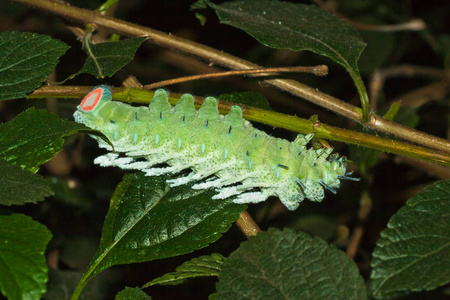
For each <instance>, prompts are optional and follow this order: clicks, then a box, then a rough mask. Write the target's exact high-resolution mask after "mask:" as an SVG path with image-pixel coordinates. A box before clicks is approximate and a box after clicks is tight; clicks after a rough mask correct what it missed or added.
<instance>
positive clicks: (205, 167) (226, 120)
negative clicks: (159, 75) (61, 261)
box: [74, 86, 358, 210]
mask: <svg viewBox="0 0 450 300" xmlns="http://www.w3.org/2000/svg"><path fill="white" fill-rule="evenodd" d="M111 99H112V96H111V90H110V89H109V88H108V87H107V86H98V87H96V88H94V89H93V90H92V91H91V92H90V93H89V94H88V95H86V97H85V98H84V99H83V100H82V102H81V104H80V105H79V106H78V107H77V109H78V110H77V111H76V112H75V113H74V118H75V120H76V121H77V122H79V123H83V124H85V125H86V126H88V127H90V128H92V129H96V130H98V131H101V132H102V133H103V134H105V135H106V136H107V137H108V139H109V140H110V141H111V143H112V144H113V145H114V150H115V152H110V153H108V154H105V155H102V156H100V157H98V158H96V159H95V160H94V163H96V164H99V165H101V166H105V167H106V166H117V167H120V168H122V169H135V170H141V171H142V172H144V173H145V174H146V175H148V176H154V175H163V174H177V173H180V172H181V171H182V170H185V169H191V170H192V172H191V173H190V174H188V175H186V176H178V177H175V178H174V179H171V180H169V181H168V183H169V184H170V185H171V186H179V185H183V184H187V183H190V182H196V183H195V184H194V185H193V186H192V188H193V189H210V188H213V189H215V190H216V191H217V192H218V194H216V195H215V196H214V197H213V198H215V199H225V198H228V197H232V196H236V198H235V199H234V202H235V203H257V202H261V201H264V200H266V199H267V198H268V197H269V196H277V197H279V198H280V200H281V202H282V203H283V204H284V205H285V206H286V207H287V208H288V209H290V210H294V209H296V208H297V207H298V205H299V204H300V202H301V201H303V199H304V198H308V199H310V200H312V201H321V200H322V199H323V198H324V188H325V189H327V190H329V191H331V192H332V193H336V191H335V189H336V188H338V187H339V185H340V180H342V179H346V180H358V179H356V178H353V177H349V175H350V174H348V173H347V174H346V172H345V170H346V160H345V158H344V157H339V156H338V155H337V154H331V152H332V151H333V149H332V148H329V149H325V148H320V149H313V148H307V147H306V145H307V144H308V142H309V141H310V140H311V139H312V138H313V136H314V134H313V133H310V134H307V135H301V134H299V135H298V136H297V138H296V139H295V140H294V141H293V142H289V141H287V140H285V139H280V138H275V137H272V136H270V135H268V134H266V133H265V132H263V131H260V130H258V129H255V128H254V127H253V126H252V124H251V123H250V122H248V121H246V120H244V119H243V118H242V109H241V108H240V107H239V106H232V107H231V109H230V112H229V113H228V114H227V115H221V114H220V113H219V111H218V108H217V100H216V99H215V98H213V97H207V98H206V99H205V102H204V103H203V104H202V106H201V107H200V108H199V109H198V110H197V109H196V108H195V106H194V98H193V96H192V95H190V94H184V95H183V96H182V97H181V98H180V100H179V101H178V102H177V104H176V105H175V106H172V105H171V104H170V103H169V101H168V95H167V92H166V91H164V90H161V89H160V90H157V91H156V92H155V95H154V97H153V99H152V100H151V102H150V105H149V107H144V106H139V107H134V106H130V105H128V104H124V103H121V102H116V101H111ZM92 137H93V138H95V139H97V141H98V143H99V146H100V147H102V148H106V149H107V150H109V151H113V148H112V147H111V146H110V145H109V144H108V143H106V142H105V141H103V140H102V139H101V138H99V137H97V136H92ZM142 158H145V160H143V159H142ZM163 163H165V164H167V165H168V166H167V167H154V166H155V165H160V164H163Z"/></svg>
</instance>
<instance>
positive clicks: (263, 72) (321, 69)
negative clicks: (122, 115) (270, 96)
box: [144, 65, 328, 90]
mask: <svg viewBox="0 0 450 300" xmlns="http://www.w3.org/2000/svg"><path fill="white" fill-rule="evenodd" d="M284 72H299V73H300V72H301V73H311V74H314V75H316V76H326V75H328V67H327V66H325V65H319V66H314V67H303V66H299V67H278V68H262V69H250V70H236V71H226V72H218V73H209V74H201V75H192V76H186V77H180V78H175V79H169V80H164V81H159V82H155V83H152V84H148V85H146V86H144V89H146V90H152V89H156V88H160V87H163V86H168V85H172V84H177V83H182V82H187V81H194V80H200V79H210V78H217V77H226V76H236V75H239V76H242V75H256V74H258V75H259V76H274V75H278V73H284Z"/></svg>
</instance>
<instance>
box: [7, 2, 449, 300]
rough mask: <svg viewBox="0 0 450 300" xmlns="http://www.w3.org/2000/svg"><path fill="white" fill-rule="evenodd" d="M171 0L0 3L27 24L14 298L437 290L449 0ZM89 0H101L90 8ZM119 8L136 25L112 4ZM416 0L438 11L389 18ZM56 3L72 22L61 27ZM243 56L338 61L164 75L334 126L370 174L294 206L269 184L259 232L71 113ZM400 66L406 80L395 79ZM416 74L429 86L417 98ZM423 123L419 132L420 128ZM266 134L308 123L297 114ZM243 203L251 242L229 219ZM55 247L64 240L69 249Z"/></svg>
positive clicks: (267, 110) (444, 261) (22, 38)
mask: <svg viewBox="0 0 450 300" xmlns="http://www.w3.org/2000/svg"><path fill="white" fill-rule="evenodd" d="M156 2H158V1H156ZM167 2H170V1H166V2H163V1H161V2H160V3H158V4H155V1H141V2H136V1H134V2H129V3H127V2H126V1H116V0H112V1H111V0H110V1H106V2H104V3H103V2H102V1H100V0H98V1H89V2H87V1H81V0H78V1H71V5H65V4H61V3H59V2H54V1H49V0H11V1H10V2H8V3H5V2H2V3H0V18H2V22H0V24H10V25H9V26H10V27H9V28H12V29H13V30H14V31H4V32H0V100H3V101H0V111H1V114H0V118H1V121H2V122H3V123H2V124H0V205H1V210H0V291H1V293H2V294H3V295H4V296H6V297H8V298H9V299H40V298H42V297H43V298H45V299H60V298H61V297H69V296H70V295H71V296H72V299H78V298H80V297H84V298H86V299H94V298H102V299H111V298H113V297H114V296H115V297H116V299H151V297H150V296H152V297H153V298H154V299H158V298H160V299H167V298H177V299H193V298H195V299H201V298H204V299H206V298H208V296H209V297H210V298H211V299H237V298H239V299H250V298H251V299H267V298H268V297H269V298H270V299H296V298H301V299H366V298H367V297H372V298H377V299H385V298H392V297H396V296H403V297H406V298H408V297H409V296H408V295H409V294H411V293H412V292H414V293H419V295H418V297H419V298H420V297H421V298H430V297H434V298H436V299H440V298H442V299H444V298H445V293H448V291H446V290H445V287H444V286H445V285H448V284H449V283H450V273H449V271H448V270H450V260H449V257H450V246H449V242H448V241H449V240H450V232H449V228H450V224H449V223H450V219H449V218H448V215H449V213H450V212H449V209H450V202H449V199H450V181H449V180H448V179H449V177H450V176H449V175H448V174H449V169H448V165H449V162H450V154H449V151H448V148H447V151H446V149H445V145H448V144H446V142H447V143H448V141H445V139H442V138H438V137H444V136H446V134H447V133H446V132H445V130H447V128H446V127H445V126H443V124H445V122H448V115H447V114H443V113H442V112H443V111H444V110H445V109H446V106H445V103H444V101H445V100H447V101H448V95H447V93H448V88H447V87H448V73H447V72H446V71H445V68H448V65H449V53H450V48H449V46H450V43H449V36H448V35H446V34H443V33H442V32H441V29H442V28H443V26H444V24H445V20H444V19H443V17H442V13H441V12H442V11H443V10H444V9H445V8H447V9H450V4H448V3H444V4H442V6H443V7H441V6H433V4H431V3H420V4H417V3H415V4H412V3H411V4H410V5H412V6H417V7H414V8H415V10H414V11H409V10H408V8H407V5H402V4H399V3H397V2H395V1H391V2H387V1H352V0H336V1H328V2H327V3H331V2H333V4H334V5H335V9H337V11H335V13H332V12H330V11H329V10H331V8H330V7H319V6H318V5H316V4H311V3H308V2H307V1H302V2H304V3H301V4H299V3H292V1H291V2H282V1H276V0H264V1H259V0H258V1H257V0H248V1H225V2H223V3H221V4H217V2H218V1H215V2H214V3H213V2H211V1H205V0H204V1H198V2H196V3H194V5H192V6H191V7H189V5H191V4H192V3H188V1H179V2H176V3H177V4H178V5H176V7H175V6H174V5H172V6H171V5H169V4H164V3H167ZM321 2H323V1H320V2H319V1H317V3H319V4H320V3H321ZM24 4H26V5H24ZM321 4H322V5H323V3H321ZM27 5H30V6H27ZM165 5H167V6H165ZM331 5H332V4H331ZM87 6H89V7H87ZM95 6H97V7H100V8H99V9H98V10H97V11H96V14H93V13H92V12H93V10H94V9H95ZM77 7H84V8H86V10H81V9H78V8H77ZM160 7H161V8H160ZM189 8H190V9H191V10H194V11H191V12H190V11H189ZM158 9H162V10H161V11H159V10H158ZM38 10H43V11H44V12H45V14H37V13H36V12H37V11H38ZM149 12H150V17H149ZM114 13H115V14H117V15H120V18H121V19H122V20H130V21H132V22H135V23H139V24H140V25H135V24H132V23H127V22H125V21H122V20H119V19H118V18H114V17H111V16H109V17H107V16H104V14H114ZM214 13H215V14H217V17H216V16H215V15H214ZM411 15H415V16H417V17H418V18H419V17H420V18H423V19H424V21H425V22H426V23H427V26H428V27H427V28H426V29H425V30H418V29H413V30H414V31H402V30H399V31H396V30H395V26H394V25H395V24H397V23H402V22H406V21H408V20H409V18H410V16H411ZM343 16H345V17H343ZM59 18H64V19H66V20H68V21H69V22H67V24H69V23H70V24H71V25H70V26H69V25H67V26H62V25H61V23H60V21H59V20H60V19H59ZM196 18H199V19H201V20H203V21H206V23H205V24H204V25H201V24H199V22H198V20H197V19H196ZM24 20H27V22H25V21H24ZM3 21H4V22H3ZM72 21H76V22H72ZM219 21H220V22H221V23H222V24H219ZM75 23H79V24H83V26H81V27H74V24H75ZM27 24H34V25H33V26H32V27H31V28H30V26H29V25H27ZM180 24H183V25H180ZM386 24H390V25H392V26H385V25H386ZM141 25H142V26H141ZM227 25H231V26H227ZM144 26H145V27H144ZM180 26H181V27H180ZM232 27H235V28H238V29H240V30H242V31H240V30H236V29H235V28H232ZM3 28H4V27H3ZM60 28H65V29H64V30H63V31H62V30H61V29H60ZM150 28H155V29H158V30H162V31H164V32H171V33H172V34H170V35H169V34H164V33H162V32H159V31H154V30H152V29H150ZM392 28H394V30H393V29H392ZM367 29H369V30H367ZM410 29H411V28H410ZM30 31H33V32H30ZM112 33H113V34H114V35H112V36H110V35H109V34H112ZM74 34H75V35H77V37H78V38H79V40H78V42H77V39H76V38H74ZM117 34H122V35H124V36H125V37H128V38H125V37H120V38H119V37H118V36H117ZM177 35H184V36H185V37H187V38H188V39H190V40H192V41H193V40H195V41H198V42H199V43H198V44H197V43H194V42H191V41H188V40H184V39H179V38H178V37H177ZM152 43H153V46H149V45H151V44H152ZM202 44H205V45H208V46H211V47H213V48H216V49H219V50H220V51H217V50H215V49H213V48H208V47H204V46H203V45H202ZM366 44H367V46H366ZM68 45H71V47H69V46H68ZM266 46H267V47H266ZM173 50H176V51H173ZM303 50H308V51H303ZM363 50H364V51H363ZM177 51H179V52H186V53H190V54H193V55H196V56H198V57H200V58H203V59H204V60H207V61H210V62H211V64H210V65H209V66H208V65H207V64H203V63H201V62H199V61H198V60H196V59H195V58H192V57H187V56H181V55H179V54H177ZM227 52H231V53H233V54H234V55H237V56H239V58H238V57H235V56H231V55H229V54H227ZM424 53H425V54H426V55H424ZM324 56H325V57H326V58H325V57H324ZM360 56H361V59H359V58H360ZM424 57H427V58H426V59H424ZM430 57H432V59H430ZM246 60H250V61H252V62H255V63H256V62H257V63H260V64H262V65H264V66H265V67H268V66H270V67H273V66H275V67H278V66H286V65H288V66H292V65H314V64H324V63H325V64H329V69H330V74H329V75H328V77H326V78H318V77H313V75H305V74H288V75H286V74H275V73H270V76H269V77H267V76H266V75H264V76H266V77H264V76H263V77H257V78H256V79H251V80H250V79H244V78H236V77H235V78H231V77H230V78H227V79H223V78H222V79H220V80H221V83H220V84H211V81H210V80H209V79H208V80H202V81H191V82H187V83H182V84H179V85H177V86H171V87H167V88H168V89H171V90H172V91H177V92H187V91H188V92H190V93H193V94H197V95H199V96H200V95H210V94H215V95H221V94H222V95H221V96H219V98H220V99H223V100H227V101H231V102H236V103H243V104H245V105H248V106H243V108H244V109H243V111H244V116H245V117H246V118H247V119H249V120H253V121H255V120H256V121H260V122H262V123H264V124H267V125H271V126H278V127H282V128H284V129H290V130H293V131H298V132H302V133H308V132H310V131H312V130H315V131H316V134H317V135H316V136H318V137H319V138H320V139H317V140H315V141H314V142H315V143H316V144H321V145H327V144H328V142H326V141H324V140H323V139H322V138H326V139H330V140H334V141H340V142H345V143H349V144H354V145H357V146H359V147H352V148H351V149H349V148H348V147H346V144H345V143H339V142H334V141H333V142H329V144H331V146H333V147H336V148H338V149H337V151H339V153H340V154H348V156H349V160H350V162H351V165H350V169H353V170H354V174H353V175H352V176H355V177H358V176H359V177H361V179H362V180H361V182H359V183H358V182H345V183H344V184H342V186H341V188H340V189H339V192H338V194H337V195H335V196H334V195H331V194H327V196H326V199H325V201H324V202H323V203H311V202H309V203H307V202H306V201H305V202H304V203H302V205H301V206H300V208H299V209H298V210H297V211H295V212H288V211H286V210H285V208H284V207H282V206H281V205H280V204H279V202H278V200H276V199H274V200H270V201H267V202H265V203H262V204H259V205H251V206H249V207H248V209H249V212H250V214H251V215H253V216H255V219H256V221H257V223H258V224H259V225H260V226H261V227H262V228H263V229H264V231H262V232H260V233H258V234H257V235H256V236H255V237H251V235H253V234H254V233H255V232H257V231H258V227H257V226H256V225H255V224H254V223H252V222H250V221H248V218H246V217H245V213H244V210H245V209H246V207H245V206H242V205H237V204H234V203H233V202H232V199H226V200H220V201H218V200H213V199H211V198H212V196H213V195H214V191H197V190H193V189H191V188H190V187H189V186H183V187H177V188H170V187H169V186H168V185H167V184H166V179H167V178H166V177H146V176H144V175H143V173H132V172H124V171H123V170H118V169H114V168H99V167H97V166H95V165H93V163H92V161H93V159H94V158H95V157H96V156H98V155H100V154H102V153H104V151H103V150H102V149H100V150H99V149H97V146H96V144H95V143H93V142H92V140H91V139H89V138H86V139H84V138H83V137H84V133H88V134H89V135H93V136H96V137H97V138H103V139H106V138H105V136H103V135H101V134H100V133H98V132H95V131H93V130H91V129H89V128H87V127H85V126H83V125H80V124H78V123H75V122H73V121H72V117H71V115H72V114H73V112H74V111H75V109H76V106H77V105H78V104H79V101H80V99H79V97H80V96H81V95H82V94H83V93H84V92H85V91H88V90H90V88H91V86H94V85H98V84H108V85H111V86H120V85H124V86H133V87H136V88H140V87H141V85H140V83H139V82H145V83H151V82H152V81H158V80H162V79H167V78H170V79H171V78H176V77H181V76H185V75H186V73H207V72H212V71H217V69H215V67H214V66H213V65H224V66H227V67H230V68H238V69H239V68H247V69H248V68H257V67H255V66H257V65H254V64H252V63H250V62H247V61H246ZM334 63H336V64H338V65H339V66H337V65H336V64H334ZM80 66H81V67H80ZM125 66H126V68H125ZM143 66H145V68H144V67H143ZM342 67H344V68H342ZM127 72H128V73H130V74H133V75H134V76H137V77H138V78H139V81H138V80H137V79H136V78H135V77H133V76H128V73H127ZM411 74H412V75H414V76H415V77H413V78H407V77H408V76H411ZM258 76H261V75H258ZM399 76H400V77H404V78H401V79H397V78H394V77H399ZM94 77H95V78H94ZM284 77H289V78H293V79H295V80H298V81H301V82H302V83H299V82H297V81H294V80H286V79H283V78H284ZM363 78H364V80H366V81H367V83H369V81H370V84H366V85H364V83H363ZM46 80H47V85H45V84H44V82H45V81H46ZM211 80H214V79H211ZM55 81H59V82H64V84H55ZM261 82H265V83H267V84H270V85H275V86H277V87H278V88H281V89H283V90H286V91H288V92H290V93H291V94H293V95H296V96H301V97H303V98H305V99H307V100H309V101H313V102H315V103H316V104H318V105H319V106H322V107H325V108H328V109H329V110H331V112H334V113H330V112H327V111H324V110H323V109H322V108H317V107H316V106H314V105H310V104H308V103H304V102H303V101H301V99H299V98H295V97H289V96H287V95H286V94H283V93H281V92H280V91H277V90H275V89H271V88H270V87H268V86H267V85H261V84H260V83H261ZM305 84H307V85H305ZM384 85H386V88H383V87H384ZM365 86H367V87H370V89H369V94H370V95H371V99H370V103H369V102H368V96H367V94H368V93H367V92H366V88H365ZM355 87H356V89H355ZM377 87H378V88H377ZM418 87H420V88H421V89H424V90H425V91H427V93H425V94H426V95H428V97H429V98H425V99H424V98H423V97H422V98H420V96H421V95H422V96H423V95H424V92H423V91H422V90H420V89H419V90H416V88H418ZM236 90H239V91H243V92H239V93H237V92H234V91H236ZM248 90H251V91H252V92H249V91H248ZM319 90H324V91H326V93H328V94H330V95H333V97H336V98H341V99H352V98H353V97H355V96H359V98H360V99H361V101H360V103H361V108H358V107H356V106H353V103H357V102H358V101H352V100H346V101H345V102H344V101H341V100H338V99H336V98H332V97H330V96H328V95H327V94H324V93H322V92H320V91H319ZM82 91H83V92H82ZM255 91H257V92H258V93H256V92H255ZM356 91H357V92H356ZM113 93H114V95H113V96H117V97H119V95H120V96H122V97H123V98H122V100H126V101H128V102H145V100H146V99H147V100H148V96H146V93H148V92H145V91H143V90H142V89H138V90H134V92H133V90H127V89H121V90H119V89H117V90H116V89H113ZM225 93H226V94H225ZM124 95H125V96H124ZM263 95H264V96H265V97H264V96H263ZM430 95H431V96H430ZM23 97H28V98H29V99H30V100H28V101H26V102H25V101H21V100H20V98H23ZM171 97H174V98H176V96H175V95H174V94H171ZM55 98H56V100H55ZM62 98H76V101H71V100H63V99H62ZM125 98H126V99H125ZM397 98H399V99H402V102H401V103H400V104H399V102H394V101H393V100H396V99H397ZM41 99H45V100H41ZM265 99H268V100H269V102H270V103H268V102H267V101H266V100H265ZM417 99H422V100H421V101H418V100H417ZM5 100H8V101H5ZM172 100H173V99H172ZM322 100H323V101H322ZM325 100H326V101H325ZM430 100H436V101H430ZM174 101H176V99H175V100H174ZM327 101H328V102H327ZM199 103H200V101H199ZM196 104H198V103H196ZM255 107H259V108H255ZM369 108H371V109H372V110H373V113H371V112H370V111H369ZM220 109H221V111H222V112H226V111H227V109H229V105H228V104H227V103H226V102H222V101H221V103H220ZM447 109H448V108H447ZM386 111H387V113H386V114H385V112H386ZM375 112H377V113H378V115H377V114H375ZM292 115H298V116H299V117H303V118H305V119H300V118H298V117H296V116H295V117H294V116H292ZM311 115H313V116H312V117H311ZM379 115H384V116H385V119H383V118H381V117H379ZM342 117H346V118H348V119H349V120H353V121H356V122H359V123H360V124H355V123H346V122H344V120H343V118H342ZM376 118H378V119H376ZM374 119H376V120H377V122H375V123H376V124H375V123H371V120H374ZM319 120H320V121H319ZM366 120H368V122H365V121H366ZM386 120H389V121H390V120H392V121H393V122H391V123H385V121H386ZM322 122H323V123H322ZM325 123H327V124H325ZM328 124H338V125H339V126H341V127H347V128H348V129H349V130H347V131H343V130H340V129H339V128H336V127H332V126H330V125H328ZM379 124H382V125H381V126H380V125H379ZM398 124H403V125H405V127H401V126H399V125H398ZM361 125H362V126H361ZM261 126H264V125H261ZM377 126H378V127H377ZM406 126H407V127H406ZM414 126H417V127H418V129H419V130H420V131H412V129H411V128H409V127H414ZM267 127H268V126H267ZM266 130H268V131H270V130H272V128H269V127H268V128H266ZM424 132H428V133H430V134H433V135H435V136H432V135H426V134H425V133H424ZM385 133H395V134H397V135H398V137H401V138H403V141H400V140H399V138H397V137H396V138H394V137H392V136H387V135H386V134H385ZM272 134H273V135H277V136H280V137H283V138H288V139H290V140H292V139H293V138H295V136H294V135H292V133H291V132H287V131H281V130H276V131H273V130H272ZM64 139H65V140H64ZM402 143H403V144H402ZM413 143H415V144H420V145H422V146H426V147H427V148H425V147H418V146H417V145H415V144H413ZM367 147H370V148H372V149H369V148H367ZM373 149H376V150H377V152H375V151H374V150H373ZM386 152H391V153H397V154H403V155H407V156H410V157H415V158H419V159H424V160H428V161H431V162H433V163H435V165H434V166H433V167H430V165H419V164H418V163H417V162H416V161H412V160H411V159H410V158H406V157H402V156H389V155H386ZM439 179H442V180H439ZM433 182H435V183H434V184H432V183H433ZM425 186H427V187H425ZM408 199H409V200H408ZM405 203H406V204H405ZM108 207H109V209H108ZM238 219H239V220H238ZM237 220H238V221H237ZM246 220H247V221H246ZM236 221H237V223H236V224H237V225H238V226H239V228H241V229H242V230H243V232H244V233H245V235H246V236H247V237H249V239H248V240H247V241H243V239H244V238H243V237H242V234H241V233H239V232H238V231H237V230H235V229H234V228H233V227H231V225H232V224H233V223H234V222H236ZM386 224H387V225H386ZM284 227H286V228H289V229H284V230H280V229H281V228H284ZM47 228H48V229H47ZM50 231H51V232H52V233H53V235H54V236H55V238H54V240H52V241H50V239H51V237H52V235H51V233H50ZM74 241H77V242H74ZM49 242H50V243H49ZM69 248H70V249H69ZM93 248H97V250H96V251H93V250H92V249H93ZM68 249H69V250H68ZM90 249H91V250H90ZM46 251H47V256H46ZM91 252H93V253H91ZM55 253H61V255H60V256H57V259H56V261H55V259H54V257H55V255H54V254H55ZM46 257H48V261H47V263H46ZM51 257H53V259H51ZM369 265H370V266H371V268H370V267H369ZM62 266H64V267H63V268H61V267H62ZM113 266H114V268H112V267H113ZM49 268H50V272H49ZM64 269H66V270H64ZM67 269H68V270H67ZM174 269H175V271H174ZM114 270H119V271H118V272H114ZM108 276H109V277H108ZM80 278H81V279H80ZM105 278H106V279H105ZM99 282H100V283H99ZM146 282H147V283H146ZM145 283H146V284H145ZM366 283H367V284H366ZM175 285H179V286H177V287H175ZM187 285H189V287H187ZM126 286H133V288H131V287H126ZM136 286H141V288H139V287H136ZM44 293H45V294H44ZM414 293H412V294H413V296H414ZM99 295H101V296H99Z"/></svg>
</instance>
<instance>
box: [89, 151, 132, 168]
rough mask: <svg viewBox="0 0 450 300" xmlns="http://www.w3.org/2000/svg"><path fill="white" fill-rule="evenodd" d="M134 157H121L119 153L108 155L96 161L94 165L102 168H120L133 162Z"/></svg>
mask: <svg viewBox="0 0 450 300" xmlns="http://www.w3.org/2000/svg"><path fill="white" fill-rule="evenodd" d="M133 161H134V159H133V158H132V157H119V154H117V153H108V154H105V155H102V156H99V157H97V158H96V159H94V163H95V164H97V165H100V166H102V167H120V168H122V167H123V166H124V165H127V164H129V163H130V162H133Z"/></svg>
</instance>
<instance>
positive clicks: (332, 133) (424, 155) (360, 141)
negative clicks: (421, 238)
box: [28, 86, 450, 166]
mask: <svg viewBox="0 0 450 300" xmlns="http://www.w3.org/2000/svg"><path fill="white" fill-rule="evenodd" d="M91 89H92V87H88V86H46V87H41V88H39V89H37V90H35V91H34V92H33V93H31V94H30V95H28V98H45V97H49V96H51V97H54V98H82V97H84V96H85V95H86V94H87V93H88V92H89V91H90V90H91ZM112 91H113V99H114V100H118V101H123V102H128V103H145V104H148V103H150V99H151V98H152V97H153V94H154V92H152V91H147V90H144V89H137V88H119V87H117V88H113V89H112ZM180 97H181V95H180V94H176V93H171V94H170V95H169V101H170V103H171V104H172V105H175V104H176V102H177V101H178V99H179V98H180ZM202 99H203V98H202V97H195V105H196V107H200V105H201V104H202V103H203V100H202ZM233 105H236V104H233V103H229V102H225V101H219V111H220V112H221V113H222V114H227V113H228V112H229V111H230V108H231V106H233ZM239 106H240V107H241V108H242V112H243V116H244V118H246V119H247V120H250V121H256V122H259V123H264V124H268V125H272V126H276V127H280V128H284V129H288V130H291V131H295V132H299V133H304V134H305V133H309V132H313V131H314V132H315V133H316V137H317V138H324V139H328V140H335V141H340V142H345V143H349V144H354V145H358V146H365V147H368V148H372V149H376V150H380V151H386V152H390V153H394V154H398V155H403V156H407V157H412V158H416V159H422V160H425V161H428V162H432V163H437V164H442V165H446V166H450V155H448V154H447V153H443V152H440V151H437V150H433V149H428V148H424V147H420V146H416V145H412V144H409V143H405V142H401V141H396V140H391V139H384V138H381V137H379V136H374V135H369V134H365V133H360V132H356V131H351V130H347V129H341V128H337V127H333V126H330V125H326V124H322V123H320V122H316V123H311V121H310V120H306V119H302V118H299V117H296V116H289V115H285V114H282V113H278V112H274V111H268V110H264V109H259V108H256V107H251V106H246V105H239Z"/></svg>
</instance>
